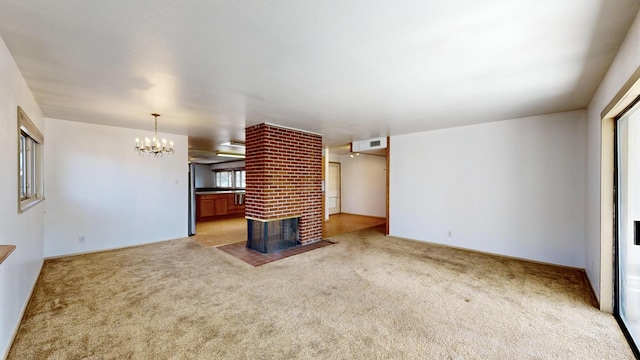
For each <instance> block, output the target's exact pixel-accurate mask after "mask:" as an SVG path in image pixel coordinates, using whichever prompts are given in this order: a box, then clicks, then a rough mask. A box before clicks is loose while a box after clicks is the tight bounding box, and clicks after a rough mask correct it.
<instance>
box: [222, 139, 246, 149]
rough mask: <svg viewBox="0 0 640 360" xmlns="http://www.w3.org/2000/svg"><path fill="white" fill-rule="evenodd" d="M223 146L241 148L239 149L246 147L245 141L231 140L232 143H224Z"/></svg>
mask: <svg viewBox="0 0 640 360" xmlns="http://www.w3.org/2000/svg"><path fill="white" fill-rule="evenodd" d="M222 145H224V146H233V147H239V148H243V147H245V145H244V141H239V140H231V141H227V142H225V143H222Z"/></svg>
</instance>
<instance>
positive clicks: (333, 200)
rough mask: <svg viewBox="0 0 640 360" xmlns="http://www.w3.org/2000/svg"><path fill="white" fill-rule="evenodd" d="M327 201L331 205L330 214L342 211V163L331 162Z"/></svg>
mask: <svg viewBox="0 0 640 360" xmlns="http://www.w3.org/2000/svg"><path fill="white" fill-rule="evenodd" d="M327 202H328V207H329V215H333V214H339V213H340V163H336V162H330V163H329V184H328V186H327Z"/></svg>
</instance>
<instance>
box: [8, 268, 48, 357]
mask: <svg viewBox="0 0 640 360" xmlns="http://www.w3.org/2000/svg"><path fill="white" fill-rule="evenodd" d="M43 266H44V259H43V260H42V262H41V263H40V269H39V270H38V276H36V279H35V281H34V282H33V284H31V290H30V291H29V295H28V296H27V301H25V302H24V305H23V306H22V310H21V311H20V317H19V319H20V321H18V323H17V324H16V326H14V328H13V331H12V332H11V336H9V346H7V348H6V349H5V350H4V354H2V359H3V360H6V359H7V357H8V356H9V352H10V351H11V348H12V347H13V342H14V341H15V340H16V336H17V335H18V330H20V325H22V320H23V319H24V314H25V313H26V312H27V309H28V308H29V304H31V299H32V298H33V291H34V290H35V289H36V285H37V284H38V281H40V277H41V276H42V267H43Z"/></svg>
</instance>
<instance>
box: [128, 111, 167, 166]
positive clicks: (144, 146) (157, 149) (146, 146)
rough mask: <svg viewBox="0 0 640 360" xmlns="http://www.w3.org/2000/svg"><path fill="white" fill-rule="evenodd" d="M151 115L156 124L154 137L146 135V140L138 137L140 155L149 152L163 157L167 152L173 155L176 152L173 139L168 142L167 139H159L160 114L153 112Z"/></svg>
mask: <svg viewBox="0 0 640 360" xmlns="http://www.w3.org/2000/svg"><path fill="white" fill-rule="evenodd" d="M151 116H153V117H154V118H155V124H156V126H155V130H154V133H153V139H149V138H148V137H145V138H144V140H140V139H138V138H136V151H137V152H138V154H140V155H143V154H149V156H153V157H162V156H164V154H167V156H171V155H173V153H174V152H175V150H173V141H169V142H168V144H167V139H165V138H162V140H160V139H158V116H160V114H151Z"/></svg>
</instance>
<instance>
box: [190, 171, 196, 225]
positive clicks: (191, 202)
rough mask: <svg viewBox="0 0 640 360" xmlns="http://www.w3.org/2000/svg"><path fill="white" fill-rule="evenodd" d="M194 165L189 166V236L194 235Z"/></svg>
mask: <svg viewBox="0 0 640 360" xmlns="http://www.w3.org/2000/svg"><path fill="white" fill-rule="evenodd" d="M195 170H196V168H195V164H191V163H190V164H189V236H192V235H195V234H196V174H195Z"/></svg>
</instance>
